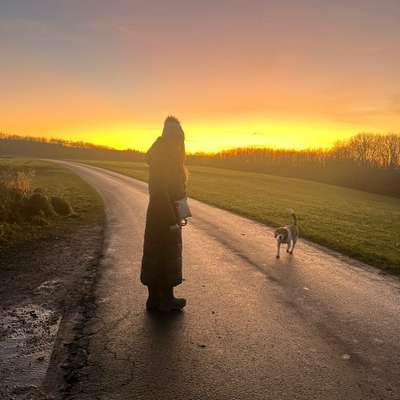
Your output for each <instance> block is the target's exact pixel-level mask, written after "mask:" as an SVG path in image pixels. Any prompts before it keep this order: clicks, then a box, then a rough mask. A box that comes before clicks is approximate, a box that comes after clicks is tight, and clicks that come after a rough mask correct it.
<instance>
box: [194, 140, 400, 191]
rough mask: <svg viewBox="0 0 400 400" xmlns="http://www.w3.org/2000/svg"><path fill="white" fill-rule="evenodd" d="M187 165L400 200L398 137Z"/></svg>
mask: <svg viewBox="0 0 400 400" xmlns="http://www.w3.org/2000/svg"><path fill="white" fill-rule="evenodd" d="M188 163H189V164H197V165H205V166H213V167H219V168H231V169H235V170H241V171H251V172H261V173H268V174H273V175H281V176H288V177H294V178H301V179H309V180H315V181H319V182H325V183H330V184H335V185H340V186H347V187H350V188H354V189H360V190H365V191H369V192H375V193H380V194H385V195H390V196H396V197H400V135H399V134H371V133H361V134H358V135H356V136H353V137H351V138H349V139H347V140H341V141H338V142H336V143H335V145H334V146H333V147H332V148H329V149H307V150H287V149H274V148H268V147H264V148H252V147H246V148H235V149H230V150H225V151H220V152H218V153H214V154H205V153H198V154H194V155H191V156H189V157H188Z"/></svg>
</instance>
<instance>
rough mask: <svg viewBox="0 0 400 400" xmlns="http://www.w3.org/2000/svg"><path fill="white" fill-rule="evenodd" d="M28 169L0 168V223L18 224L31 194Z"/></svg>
mask: <svg viewBox="0 0 400 400" xmlns="http://www.w3.org/2000/svg"><path fill="white" fill-rule="evenodd" d="M33 175H34V172H33V171H32V170H30V169H23V168H12V167H0V223H11V224H12V223H15V222H20V221H21V220H22V219H23V218H24V215H23V214H24V206H25V203H26V200H27V199H28V197H29V195H30V193H31V179H32V177H33Z"/></svg>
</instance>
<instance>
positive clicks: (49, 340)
mask: <svg viewBox="0 0 400 400" xmlns="http://www.w3.org/2000/svg"><path fill="white" fill-rule="evenodd" d="M60 320H61V318H60V317H59V316H58V315H57V314H56V313H55V312H54V311H52V310H50V309H47V308H45V307H44V306H43V305H37V304H24V305H21V306H20V307H13V308H8V309H3V310H1V311H0V382H1V384H0V398H13V399H25V398H27V395H30V394H33V393H34V392H36V391H38V388H39V387H40V385H41V383H42V380H43V378H44V376H45V374H46V371H47V368H48V365H49V361H50V356H51V352H52V349H53V344H54V341H55V337H56V334H57V331H58V327H59V324H60Z"/></svg>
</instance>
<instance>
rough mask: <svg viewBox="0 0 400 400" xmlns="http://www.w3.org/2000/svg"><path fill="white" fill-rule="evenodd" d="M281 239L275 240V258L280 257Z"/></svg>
mask: <svg viewBox="0 0 400 400" xmlns="http://www.w3.org/2000/svg"><path fill="white" fill-rule="evenodd" d="M280 250H281V241H280V240H279V239H278V240H277V241H276V258H279V257H280Z"/></svg>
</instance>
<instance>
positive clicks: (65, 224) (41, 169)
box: [0, 158, 104, 251]
mask: <svg viewBox="0 0 400 400" xmlns="http://www.w3.org/2000/svg"><path fill="white" fill-rule="evenodd" d="M7 167H11V168H13V169H16V170H21V171H22V170H25V171H29V172H30V173H29V176H28V178H27V180H28V188H27V196H29V194H30V193H32V192H33V191H34V189H36V188H41V189H43V191H44V193H45V194H46V195H47V196H49V197H50V196H58V197H61V198H63V199H65V200H66V201H67V202H68V203H69V204H70V205H71V207H72V209H73V211H74V214H73V215H71V216H60V215H54V216H51V217H43V219H44V222H45V223H40V224H39V223H37V221H35V220H32V219H29V218H24V217H21V216H20V215H18V218H17V217H16V218H15V220H11V221H4V220H1V219H0V251H2V250H3V251H4V250H5V249H7V248H10V247H14V246H17V245H19V244H21V243H24V242H27V241H34V240H37V239H41V238H46V237H49V236H50V235H60V234H63V233H66V232H70V231H71V230H75V229H79V228H80V227H83V226H90V225H93V224H98V223H101V222H102V220H103V217H104V213H103V205H102V202H101V199H100V197H99V195H98V194H97V192H96V191H95V190H94V189H92V188H91V187H90V186H89V185H88V184H86V183H85V182H84V181H83V180H82V179H80V178H79V177H78V176H76V175H75V174H73V173H72V172H70V171H68V170H66V169H64V168H62V167H61V166H58V165H57V164H54V163H51V162H45V161H38V160H27V159H16V158H0V171H1V170H2V169H3V170H4V168H7ZM31 172H32V173H31ZM22 204H23V203H22ZM22 215H23V213H22Z"/></svg>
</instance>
